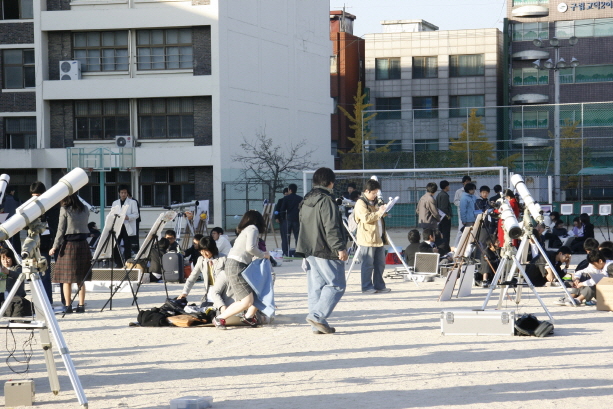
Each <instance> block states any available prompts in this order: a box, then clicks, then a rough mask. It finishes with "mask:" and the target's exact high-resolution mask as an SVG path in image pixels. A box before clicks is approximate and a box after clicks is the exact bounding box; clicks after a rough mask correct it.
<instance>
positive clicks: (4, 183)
mask: <svg viewBox="0 0 613 409" xmlns="http://www.w3.org/2000/svg"><path fill="white" fill-rule="evenodd" d="M10 181H11V177H10V176H9V175H7V174H6V173H3V174H2V175H0V203H2V201H3V200H4V193H5V192H6V188H7V187H8V185H9V182H10Z"/></svg>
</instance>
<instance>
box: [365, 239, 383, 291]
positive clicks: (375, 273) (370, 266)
mask: <svg viewBox="0 0 613 409" xmlns="http://www.w3.org/2000/svg"><path fill="white" fill-rule="evenodd" d="M360 257H361V259H362V291H366V290H372V289H373V288H374V289H375V290H383V289H384V288H385V281H383V270H385V247H383V246H381V247H366V246H364V247H362V248H361V249H360Z"/></svg>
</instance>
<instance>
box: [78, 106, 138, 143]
mask: <svg viewBox="0 0 613 409" xmlns="http://www.w3.org/2000/svg"><path fill="white" fill-rule="evenodd" d="M75 128H76V138H75V139H77V140H87V139H115V137H116V136H117V135H131V133H130V105H129V103H128V100H127V99H105V100H81V101H75Z"/></svg>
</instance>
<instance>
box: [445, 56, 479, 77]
mask: <svg viewBox="0 0 613 409" xmlns="http://www.w3.org/2000/svg"><path fill="white" fill-rule="evenodd" d="M477 56H479V57H480V58H481V64H480V66H477V69H478V71H482V73H476V74H473V73H470V74H460V69H461V68H462V64H461V59H462V57H477ZM454 59H455V60H456V62H455V63H454ZM465 69H466V67H465ZM483 76H485V54H483V53H481V54H455V55H450V56H449V77H451V78H464V77H483Z"/></svg>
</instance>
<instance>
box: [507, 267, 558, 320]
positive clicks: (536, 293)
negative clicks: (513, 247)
mask: <svg viewBox="0 0 613 409" xmlns="http://www.w3.org/2000/svg"><path fill="white" fill-rule="evenodd" d="M514 261H515V266H516V267H517V269H518V270H519V273H520V274H521V275H522V276H523V277H524V280H526V283H527V284H528V287H530V289H531V290H532V292H533V293H534V296H535V297H536V299H537V300H538V301H539V303H540V304H541V307H543V310H545V313H546V314H547V316H548V317H549V319H550V320H551V322H552V323H553V322H554V319H553V317H552V316H551V313H550V312H549V309H548V308H547V306H546V305H545V303H544V302H543V299H542V298H541V296H540V295H539V293H538V291H536V288H535V287H534V285H533V284H532V281H530V278H528V274H526V270H524V268H523V266H522V265H521V264H519V261H517V260H514Z"/></svg>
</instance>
